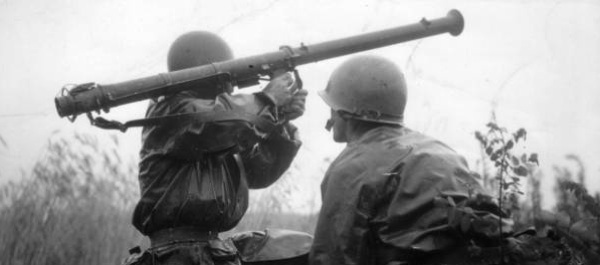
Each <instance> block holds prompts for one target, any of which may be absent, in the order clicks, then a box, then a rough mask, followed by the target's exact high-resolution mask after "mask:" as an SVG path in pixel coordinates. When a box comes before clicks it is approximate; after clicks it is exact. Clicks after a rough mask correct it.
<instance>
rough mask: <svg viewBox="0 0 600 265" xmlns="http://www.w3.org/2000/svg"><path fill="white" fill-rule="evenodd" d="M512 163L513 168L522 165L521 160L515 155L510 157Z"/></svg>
mask: <svg viewBox="0 0 600 265" xmlns="http://www.w3.org/2000/svg"><path fill="white" fill-rule="evenodd" d="M510 162H511V165H512V166H513V167H516V166H519V165H520V164H521V162H520V161H519V158H518V157H516V156H514V155H510Z"/></svg>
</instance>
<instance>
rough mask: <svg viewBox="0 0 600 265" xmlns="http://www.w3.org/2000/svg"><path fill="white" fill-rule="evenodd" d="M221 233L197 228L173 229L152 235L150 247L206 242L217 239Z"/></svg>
mask: <svg viewBox="0 0 600 265" xmlns="http://www.w3.org/2000/svg"><path fill="white" fill-rule="evenodd" d="M218 235H219V233H218V232H215V231H206V230H202V229H199V228H197V227H171V228H167V229H162V230H158V231H156V232H154V233H152V234H150V236H149V237H150V247H153V248H154V247H160V246H164V245H168V244H173V243H184V242H206V241H209V240H211V239H217V238H218Z"/></svg>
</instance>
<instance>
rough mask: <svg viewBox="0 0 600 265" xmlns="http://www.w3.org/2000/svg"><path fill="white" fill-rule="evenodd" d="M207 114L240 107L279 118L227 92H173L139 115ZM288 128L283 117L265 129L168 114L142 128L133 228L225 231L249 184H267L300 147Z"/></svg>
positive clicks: (256, 100) (256, 101)
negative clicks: (207, 96) (271, 128)
mask: <svg viewBox="0 0 600 265" xmlns="http://www.w3.org/2000/svg"><path fill="white" fill-rule="evenodd" d="M206 112H208V113H211V112H220V113H223V112H243V113H246V114H252V115H257V116H258V117H260V118H263V119H267V120H269V121H272V122H278V120H277V116H276V111H275V109H274V107H272V106H271V105H269V103H268V102H267V101H265V100H261V98H260V97H258V96H257V95H248V94H240V95H229V94H226V93H224V94H221V95H219V96H217V97H216V99H214V100H206V99H198V98H196V97H193V96H191V95H190V94H186V93H185V92H184V93H179V94H177V95H175V96H171V97H168V98H166V99H164V100H161V101H159V102H156V103H152V104H151V105H150V106H149V108H148V112H147V115H146V117H148V118H152V117H161V116H165V115H173V114H181V113H206ZM295 131H296V129H295V127H294V126H293V125H291V124H289V123H285V124H283V125H281V126H278V127H277V128H276V129H275V130H274V131H271V132H265V131H264V130H261V128H259V127H257V126H256V125H255V124H252V123H251V122H247V121H237V120H235V121H234V120H232V121H220V122H194V121H192V122H189V121H186V122H182V121H180V120H177V119H173V120H172V121H169V122H167V123H162V124H158V125H153V126H146V127H144V129H143V131H142V141H143V145H142V149H141V151H140V156H141V162H140V164H139V170H140V171H139V182H140V189H141V199H140V201H139V203H138V204H137V206H136V208H135V212H134V216H133V224H134V226H135V227H136V228H137V229H138V230H139V231H140V232H142V233H143V234H145V235H150V234H151V233H152V232H154V231H157V230H160V229H164V228H170V227H182V226H193V227H201V228H203V229H206V231H211V232H212V231H216V232H219V231H225V230H229V229H231V228H232V227H234V226H235V225H236V224H237V223H238V222H239V220H240V219H241V218H242V216H243V214H244V213H245V211H246V210H247V208H248V189H249V188H263V187H266V186H269V185H270V184H272V183H273V182H274V181H276V180H277V179H278V178H279V177H280V176H281V175H282V173H283V172H284V171H285V170H286V169H287V168H288V167H289V165H290V164H291V161H292V159H293V158H294V156H295V155H296V153H297V151H298V148H299V146H300V141H299V140H298V139H297V138H296V137H295V136H294V135H295Z"/></svg>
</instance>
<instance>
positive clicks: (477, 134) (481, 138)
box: [475, 131, 487, 146]
mask: <svg viewBox="0 0 600 265" xmlns="http://www.w3.org/2000/svg"><path fill="white" fill-rule="evenodd" d="M475 138H476V139H477V140H478V141H479V143H481V144H482V145H484V146H485V145H486V144H487V139H485V136H483V134H482V133H481V132H480V131H476V132H475Z"/></svg>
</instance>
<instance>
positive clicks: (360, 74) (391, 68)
mask: <svg viewBox="0 0 600 265" xmlns="http://www.w3.org/2000/svg"><path fill="white" fill-rule="evenodd" d="M319 95H320V96H321V98H323V100H324V101H325V103H327V105H329V106H330V107H331V108H332V109H333V110H335V111H343V112H347V113H349V114H351V115H350V117H351V118H352V119H357V120H364V121H371V122H378V123H386V124H399V125H401V124H402V122H403V119H404V108H405V106H406V81H405V80H404V74H402V72H401V71H400V69H399V68H398V67H397V66H396V65H395V64H394V63H393V62H391V61H389V60H387V59H385V58H382V57H379V56H373V55H362V56H356V57H353V58H351V59H349V60H347V61H346V62H344V63H343V64H342V65H340V66H339V67H338V68H337V69H336V70H335V71H334V72H333V73H332V74H331V77H330V78H329V83H328V84H327V87H326V88H325V90H322V91H319Z"/></svg>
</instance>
